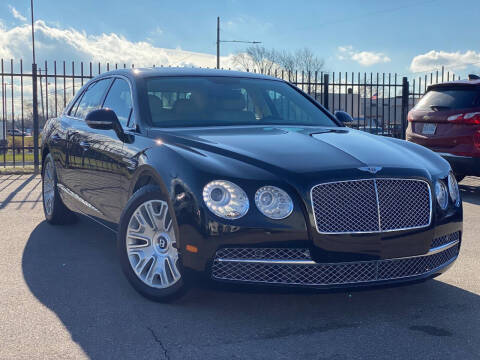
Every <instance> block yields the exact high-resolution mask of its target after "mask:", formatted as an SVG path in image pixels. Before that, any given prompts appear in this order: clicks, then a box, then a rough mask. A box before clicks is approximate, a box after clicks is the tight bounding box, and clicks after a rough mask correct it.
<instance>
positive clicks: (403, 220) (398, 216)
mask: <svg viewBox="0 0 480 360" xmlns="http://www.w3.org/2000/svg"><path fill="white" fill-rule="evenodd" d="M375 181H376V183H377V189H378V203H379V208H380V229H381V230H382V231H388V230H395V229H409V228H415V227H421V226H425V225H428V224H429V223H430V189H429V186H428V184H427V183H426V182H424V181H417V180H398V179H395V180H392V179H385V180H384V179H377V180H375Z"/></svg>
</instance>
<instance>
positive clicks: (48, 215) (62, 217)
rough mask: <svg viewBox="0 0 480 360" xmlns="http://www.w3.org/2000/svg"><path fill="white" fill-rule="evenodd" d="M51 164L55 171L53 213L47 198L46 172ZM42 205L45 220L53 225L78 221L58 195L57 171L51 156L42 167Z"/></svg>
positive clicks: (47, 157) (46, 158)
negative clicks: (48, 208) (48, 205)
mask: <svg viewBox="0 0 480 360" xmlns="http://www.w3.org/2000/svg"><path fill="white" fill-rule="evenodd" d="M49 164H51V166H52V169H53V200H52V209H51V211H47V207H46V198H45V186H46V185H45V176H46V174H45V172H46V169H47V167H48V166H49ZM42 204H43V213H44V214H45V219H46V220H47V221H48V222H49V223H50V224H52V225H64V224H71V223H73V222H74V221H75V219H76V216H75V213H74V212H73V211H71V210H70V209H68V208H67V207H66V206H65V204H64V203H63V201H62V198H61V197H60V194H59V193H58V189H57V171H56V169H55V162H54V161H53V157H52V155H51V154H47V156H46V157H45V160H44V162H43V166H42Z"/></svg>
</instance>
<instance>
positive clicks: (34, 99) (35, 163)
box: [32, 64, 40, 174]
mask: <svg viewBox="0 0 480 360" xmlns="http://www.w3.org/2000/svg"><path fill="white" fill-rule="evenodd" d="M32 92H33V93H32V103H33V104H32V105H33V166H34V170H35V173H36V174H38V173H39V164H40V161H39V156H38V155H39V154H38V138H39V126H38V94H37V64H32Z"/></svg>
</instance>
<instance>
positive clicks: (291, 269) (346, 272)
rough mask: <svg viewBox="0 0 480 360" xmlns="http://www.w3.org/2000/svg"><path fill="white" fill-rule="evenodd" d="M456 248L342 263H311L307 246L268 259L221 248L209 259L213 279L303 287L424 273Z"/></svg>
mask: <svg viewBox="0 0 480 360" xmlns="http://www.w3.org/2000/svg"><path fill="white" fill-rule="evenodd" d="M452 235H453V234H452ZM457 240H458V238H457ZM459 248H460V245H459V243H458V242H456V243H455V245H453V246H450V247H448V248H447V249H445V250H443V251H440V252H436V253H432V254H427V255H423V256H415V257H408V258H400V259H389V260H376V261H359V262H346V263H315V262H313V261H311V260H310V259H309V260H306V259H305V251H307V252H308V249H290V250H291V251H292V253H295V251H297V253H298V254H299V255H298V256H294V257H290V258H288V260H287V261H282V260H283V259H272V258H270V260H265V258H257V259H251V258H250V259H249V260H247V259H246V258H245V257H243V258H242V257H236V258H235V257H234V258H229V259H228V258H225V257H223V256H219V255H225V254H227V253H228V254H229V255H230V256H232V255H233V256H234V254H235V253H239V254H242V253H243V254H245V250H247V249H234V248H231V249H222V250H219V251H218V252H217V256H216V258H215V260H214V262H213V265H212V277H213V278H214V279H217V280H229V281H240V282H255V283H269V284H285V285H307V286H308V285H309V286H329V285H330V286H331V285H344V284H356V283H368V282H377V281H384V280H394V279H402V278H409V277H414V276H420V275H424V274H428V273H430V272H432V271H434V270H436V269H439V268H441V267H443V266H445V265H447V264H448V263H450V262H451V261H453V260H454V259H455V258H456V257H457V256H458V253H459ZM239 250H242V251H239ZM248 250H249V251H254V250H256V249H248ZM262 250H263V251H264V253H265V252H266V251H267V250H271V251H273V252H275V251H279V250H286V249H262ZM280 253H282V251H280ZM297 258H298V259H297Z"/></svg>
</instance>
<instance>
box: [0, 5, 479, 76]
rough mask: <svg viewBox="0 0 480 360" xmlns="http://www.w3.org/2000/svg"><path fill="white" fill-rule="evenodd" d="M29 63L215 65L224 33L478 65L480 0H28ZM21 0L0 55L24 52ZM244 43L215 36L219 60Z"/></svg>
mask: <svg viewBox="0 0 480 360" xmlns="http://www.w3.org/2000/svg"><path fill="white" fill-rule="evenodd" d="M34 8H35V18H36V20H37V22H36V29H37V30H36V41H37V42H36V46H37V60H38V61H37V62H41V61H42V60H55V59H56V60H67V61H72V60H75V61H101V62H105V61H110V62H118V63H128V64H131V63H135V65H136V66H137V65H139V66H140V65H141V66H151V65H153V64H156V65H171V66H190V65H194V66H209V67H213V66H214V65H215V51H216V44H215V41H216V17H217V16H220V18H221V37H222V39H224V40H248V41H253V40H255V41H261V42H262V45H263V46H265V47H266V48H269V49H270V48H274V49H277V50H287V51H295V50H296V49H299V48H303V47H308V48H310V49H311V50H312V51H313V52H314V53H315V54H317V55H318V56H320V57H321V58H323V59H324V60H325V70H326V71H335V72H339V71H341V72H345V71H348V72H357V71H360V72H371V71H373V72H396V73H398V74H400V75H407V76H417V75H418V76H420V75H421V74H423V73H425V72H426V71H430V70H432V69H437V68H439V67H441V66H442V65H444V66H445V67H446V69H447V70H450V71H452V72H455V73H457V74H461V75H462V76H465V74H468V73H471V72H473V73H475V72H476V73H480V41H479V36H478V34H479V32H478V19H479V18H480V0H457V1H451V0H401V1H387V0H383V1H380V0H361V1H358V0H335V1H326V0H322V1H320V0H318V1H313V0H310V1H304V0H296V1H292V0H276V1H270V0H257V1H251V0H223V1H217V0H203V1H198V0H196V1H190V0H182V1H163V0H138V1H135V2H134V1H118V0H116V1H111V0H102V1H99V0H95V1H93V0H82V1H71V0H63V1H58V0H34ZM29 21H30V1H29V0H3V1H2V3H1V4H0V57H3V58H5V59H10V58H14V59H19V58H23V59H26V60H29V61H30V59H31V41H30V36H31V34H30V31H31V30H30V27H29ZM244 47H245V45H239V44H232V43H224V44H222V50H221V53H222V56H223V57H222V65H223V66H224V67H233V66H234V65H233V63H232V54H235V53H236V52H239V51H242V50H243V49H244Z"/></svg>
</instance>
